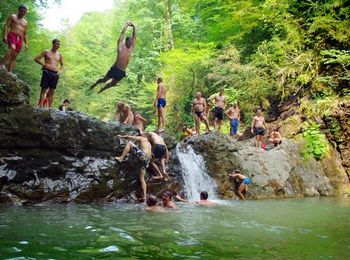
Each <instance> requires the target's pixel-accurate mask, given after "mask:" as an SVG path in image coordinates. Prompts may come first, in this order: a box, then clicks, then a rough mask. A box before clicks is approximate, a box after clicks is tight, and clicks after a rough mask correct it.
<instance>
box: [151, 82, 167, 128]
mask: <svg viewBox="0 0 350 260" xmlns="http://www.w3.org/2000/svg"><path fill="white" fill-rule="evenodd" d="M157 84H158V87H157V95H156V98H155V100H154V103H153V104H154V107H157V111H158V127H157V130H156V132H158V133H161V132H164V128H165V106H166V100H165V95H166V88H165V86H164V83H163V79H162V78H160V77H159V78H157Z"/></svg>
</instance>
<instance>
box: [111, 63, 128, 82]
mask: <svg viewBox="0 0 350 260" xmlns="http://www.w3.org/2000/svg"><path fill="white" fill-rule="evenodd" d="M125 76H126V73H125V71H122V70H121V69H119V68H118V67H117V66H112V67H111V68H110V69H109V71H108V72H107V77H109V78H111V79H115V80H118V81H119V80H121V79H122V78H124V77H125Z"/></svg>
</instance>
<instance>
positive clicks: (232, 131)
mask: <svg viewBox="0 0 350 260" xmlns="http://www.w3.org/2000/svg"><path fill="white" fill-rule="evenodd" d="M230 124H231V129H230V135H236V134H237V131H238V125H239V121H238V118H234V119H232V120H230Z"/></svg>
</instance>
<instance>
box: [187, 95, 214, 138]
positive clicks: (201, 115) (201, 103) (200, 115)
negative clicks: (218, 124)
mask: <svg viewBox="0 0 350 260" xmlns="http://www.w3.org/2000/svg"><path fill="white" fill-rule="evenodd" d="M206 107H207V102H206V101H205V98H203V97H202V94H201V93H200V92H197V93H196V98H195V99H194V100H193V102H192V111H191V112H192V113H194V120H195V124H196V132H197V134H198V135H199V129H200V124H201V121H202V120H203V121H204V123H205V127H206V133H209V132H210V130H209V122H208V119H207V117H206V115H205V111H206Z"/></svg>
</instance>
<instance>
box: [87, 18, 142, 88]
mask: <svg viewBox="0 0 350 260" xmlns="http://www.w3.org/2000/svg"><path fill="white" fill-rule="evenodd" d="M129 26H130V27H132V29H133V31H132V37H126V38H125V33H126V30H127V29H128V27H129ZM124 39H125V40H124ZM135 43H136V28H135V25H134V24H133V23H132V22H127V23H126V24H125V25H124V27H123V30H122V32H121V33H120V36H119V39H118V51H117V59H116V61H115V62H114V64H113V65H112V67H111V68H110V69H109V71H108V72H107V74H106V75H105V76H103V77H101V78H100V79H99V80H97V81H96V82H95V83H94V84H93V85H92V86H91V87H90V90H92V89H94V88H95V87H96V86H97V85H98V84H100V83H104V82H107V81H108V80H110V79H112V81H111V82H109V83H107V84H106V85H105V86H104V87H102V88H101V89H100V91H99V92H98V93H101V92H103V91H105V90H106V89H109V88H111V87H113V86H115V85H116V84H117V83H118V82H119V81H121V80H122V79H123V78H124V77H125V76H126V73H125V71H126V68H127V67H128V64H129V61H130V57H131V55H132V52H133V50H134V47H135Z"/></svg>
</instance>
